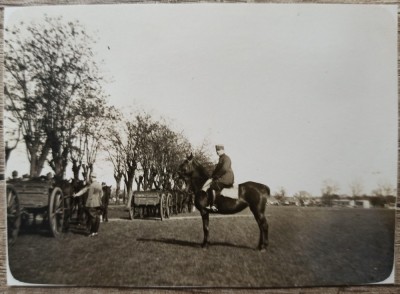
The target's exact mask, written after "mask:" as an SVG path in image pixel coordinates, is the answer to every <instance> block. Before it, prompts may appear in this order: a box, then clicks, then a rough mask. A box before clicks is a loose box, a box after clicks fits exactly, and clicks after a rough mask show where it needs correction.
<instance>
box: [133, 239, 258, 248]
mask: <svg viewBox="0 0 400 294" xmlns="http://www.w3.org/2000/svg"><path fill="white" fill-rule="evenodd" d="M136 241H138V242H155V243H164V244H170V245H176V246H184V247H192V248H202V247H201V243H199V242H192V241H186V240H178V239H169V238H161V239H149V238H138V239H136ZM209 246H222V247H232V248H239V249H250V250H255V248H252V247H249V246H245V245H237V244H232V243H229V242H209Z"/></svg>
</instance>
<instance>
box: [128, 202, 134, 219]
mask: <svg viewBox="0 0 400 294" xmlns="http://www.w3.org/2000/svg"><path fill="white" fill-rule="evenodd" d="M129 218H130V219H131V220H133V219H134V218H135V206H134V205H131V206H130V208H129Z"/></svg>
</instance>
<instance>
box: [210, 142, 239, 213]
mask: <svg viewBox="0 0 400 294" xmlns="http://www.w3.org/2000/svg"><path fill="white" fill-rule="evenodd" d="M215 150H216V152H217V154H218V156H219V160H218V164H217V166H216V167H215V169H214V172H213V173H212V176H211V177H212V182H211V185H210V190H211V201H210V209H211V211H213V212H217V211H218V208H217V207H216V206H215V204H214V202H215V199H216V197H217V196H218V195H219V194H220V193H221V190H222V189H223V188H228V187H231V186H232V185H233V182H234V175H233V170H232V166H231V165H232V162H231V159H230V158H229V156H228V155H226V154H225V149H224V146H223V145H216V146H215Z"/></svg>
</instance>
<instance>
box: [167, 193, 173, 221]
mask: <svg viewBox="0 0 400 294" xmlns="http://www.w3.org/2000/svg"><path fill="white" fill-rule="evenodd" d="M172 211H173V203H172V195H171V193H168V194H167V205H166V210H165V217H166V218H169V217H170V216H171V214H172Z"/></svg>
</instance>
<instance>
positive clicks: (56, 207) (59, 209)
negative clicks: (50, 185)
mask: <svg viewBox="0 0 400 294" xmlns="http://www.w3.org/2000/svg"><path fill="white" fill-rule="evenodd" d="M67 205H68V204H67V201H66V199H65V198H64V196H63V193H62V191H61V189H60V188H58V187H56V188H54V189H53V191H51V194H50V199H49V211H48V215H49V223H50V229H51V232H52V234H53V236H54V237H56V238H57V237H59V236H60V234H61V233H62V232H63V231H64V228H65V227H64V226H65V222H66V221H67V220H66V211H67V210H68V206H67Z"/></svg>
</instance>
